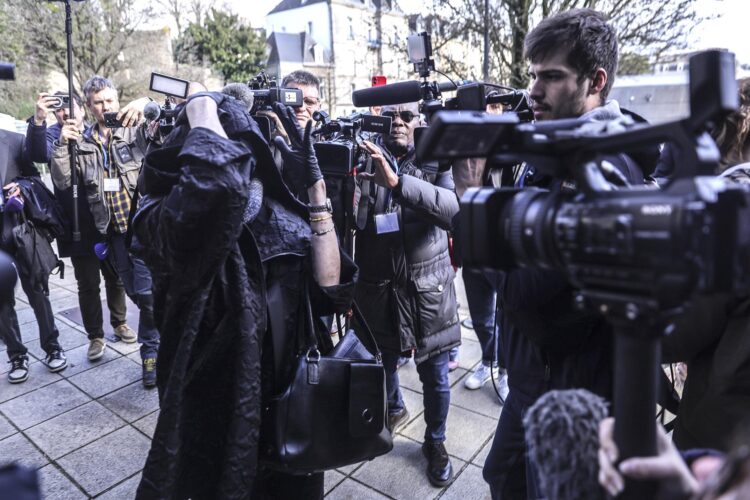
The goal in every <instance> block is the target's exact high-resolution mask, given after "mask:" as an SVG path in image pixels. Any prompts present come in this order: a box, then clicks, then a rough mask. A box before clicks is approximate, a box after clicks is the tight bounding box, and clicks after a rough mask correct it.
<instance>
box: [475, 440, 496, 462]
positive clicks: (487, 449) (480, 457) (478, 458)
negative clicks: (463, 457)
mask: <svg viewBox="0 0 750 500" xmlns="http://www.w3.org/2000/svg"><path fill="white" fill-rule="evenodd" d="M494 436H495V433H494V432H493V433H492V437H491V438H490V439H489V440H487V444H485V445H484V446H483V447H482V449H481V450H480V451H479V453H478V454H477V456H476V457H474V459H473V460H472V461H471V463H473V464H474V465H477V466H479V467H484V462H485V460H487V455H489V453H490V448H492V439H493V438H494Z"/></svg>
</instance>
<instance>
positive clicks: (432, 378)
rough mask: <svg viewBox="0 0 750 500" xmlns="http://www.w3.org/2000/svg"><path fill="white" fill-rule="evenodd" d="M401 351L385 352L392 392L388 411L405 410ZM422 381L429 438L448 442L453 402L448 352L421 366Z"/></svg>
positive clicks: (390, 390)
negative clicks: (400, 379) (400, 376)
mask: <svg viewBox="0 0 750 500" xmlns="http://www.w3.org/2000/svg"><path fill="white" fill-rule="evenodd" d="M398 358H399V355H398V354H393V353H390V352H384V353H383V367H384V368H385V388H386V392H387V393H388V413H389V414H393V413H397V412H399V411H401V410H402V409H404V400H403V398H402V397H401V389H400V387H399V385H398V371H397V370H396V364H397V363H398ZM417 373H419V380H420V381H421V382H422V393H423V397H424V420H425V423H426V424H427V427H426V428H425V431H424V439H425V441H429V442H433V443H442V442H443V441H445V424H446V421H447V420H448V407H449V405H450V402H451V391H450V384H449V383H448V352H444V353H442V354H439V355H437V356H435V357H432V358H430V359H428V360H426V361H423V362H421V363H419V364H418V365H417Z"/></svg>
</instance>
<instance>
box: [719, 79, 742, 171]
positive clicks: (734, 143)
mask: <svg viewBox="0 0 750 500" xmlns="http://www.w3.org/2000/svg"><path fill="white" fill-rule="evenodd" d="M738 86H739V91H740V107H739V109H737V111H735V112H734V113H732V114H730V115H729V116H727V117H726V119H724V121H722V122H721V123H720V124H718V125H717V126H716V127H715V128H714V129H713V130H712V131H711V137H713V138H714V140H715V141H716V145H717V146H718V147H719V152H720V153H721V160H719V164H720V170H721V171H723V170H725V169H726V168H727V167H731V166H733V165H737V164H739V163H744V162H746V161H750V138H749V136H750V78H745V79H743V80H740V81H739V82H738Z"/></svg>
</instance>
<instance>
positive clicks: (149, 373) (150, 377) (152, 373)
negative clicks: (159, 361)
mask: <svg viewBox="0 0 750 500" xmlns="http://www.w3.org/2000/svg"><path fill="white" fill-rule="evenodd" d="M143 387H145V388H147V389H149V388H151V387H156V358H145V359H144V360H143Z"/></svg>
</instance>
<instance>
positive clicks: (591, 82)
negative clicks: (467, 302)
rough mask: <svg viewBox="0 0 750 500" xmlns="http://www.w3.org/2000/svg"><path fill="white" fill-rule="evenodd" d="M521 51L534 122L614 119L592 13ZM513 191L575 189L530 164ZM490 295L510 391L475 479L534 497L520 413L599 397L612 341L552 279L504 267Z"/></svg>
mask: <svg viewBox="0 0 750 500" xmlns="http://www.w3.org/2000/svg"><path fill="white" fill-rule="evenodd" d="M525 54H526V57H527V58H528V59H529V60H530V62H531V76H532V78H533V84H532V87H531V92H530V96H531V99H532V101H533V111H534V117H535V119H536V120H538V121H541V120H554V119H563V118H579V119H580V121H581V122H582V123H583V122H590V121H608V120H612V119H616V118H618V117H620V116H622V113H621V111H620V109H619V106H618V105H617V103H616V102H613V101H611V102H606V98H607V95H608V93H609V90H610V89H611V88H612V83H613V81H614V76H615V72H616V70H617V61H618V48H617V38H616V34H615V32H614V30H613V28H612V26H611V25H609V24H608V23H607V21H606V19H605V18H604V16H603V15H601V14H600V13H598V12H595V11H593V10H590V9H576V10H571V11H567V12H562V13H560V14H557V15H555V16H553V17H550V18H547V19H545V20H543V21H542V22H541V23H540V24H539V25H538V26H537V27H536V28H535V29H534V30H532V31H531V32H530V33H529V34H528V35H527V37H526V41H525ZM606 160H607V161H609V163H611V165H612V166H613V167H614V169H613V170H614V171H615V177H616V178H617V180H618V181H619V182H623V181H624V182H626V183H630V184H640V183H642V182H643V175H642V173H641V170H640V168H639V166H638V165H637V164H636V163H635V161H633V159H632V158H630V157H628V156H626V155H618V156H613V157H609V156H607V157H606ZM517 184H518V185H520V186H535V187H541V188H546V189H550V190H557V191H571V190H575V189H576V185H575V182H571V181H560V180H557V179H554V178H552V177H551V176H548V175H543V174H541V173H540V172H539V171H537V170H536V169H535V168H534V166H533V165H527V166H526V168H525V169H524V170H523V171H522V173H521V176H520V178H519V179H517ZM498 295H499V300H501V303H502V310H503V315H504V318H503V319H504V324H503V328H502V332H503V342H502V344H503V351H504V359H505V362H506V363H507V370H508V377H509V385H510V394H509V396H508V399H507V401H506V404H505V406H504V408H503V412H502V415H501V417H500V421H499V423H498V428H497V433H496V434H495V438H494V441H493V443H492V448H491V450H490V453H489V455H488V457H487V461H486V463H485V466H484V471H483V475H484V478H485V480H486V481H487V482H488V483H489V484H490V489H491V491H492V496H493V498H526V497H527V495H528V496H529V497H534V495H535V494H536V492H535V491H534V490H535V485H534V480H533V477H531V475H530V474H529V475H527V461H526V445H525V442H524V435H523V425H522V420H521V419H522V415H523V413H524V412H525V410H526V408H528V407H529V406H530V405H531V404H532V403H533V402H534V401H535V400H536V399H537V398H538V397H539V396H540V395H541V394H543V393H544V392H546V391H548V390H550V389H566V388H585V389H589V390H591V391H593V392H595V393H597V394H599V395H602V396H604V397H607V398H609V397H610V396H611V387H612V374H611V370H612V360H611V356H612V354H611V350H612V346H611V343H612V335H611V330H610V328H609V326H608V325H607V324H606V322H605V320H604V318H603V317H602V316H600V315H599V314H598V313H592V312H588V311H581V310H577V309H576V308H575V307H574V301H573V288H572V287H571V285H570V284H569V282H568V279H567V277H566V275H565V274H563V273H562V272H557V271H548V270H541V269H538V268H520V269H514V270H511V271H509V272H508V273H507V275H506V278H505V282H504V285H503V286H502V287H501V293H499V294H498ZM527 485H528V488H527ZM534 498H535V497H534Z"/></svg>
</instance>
